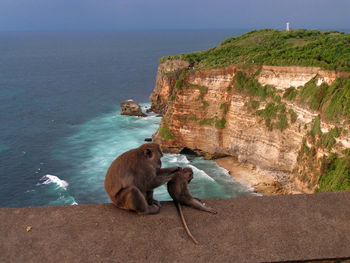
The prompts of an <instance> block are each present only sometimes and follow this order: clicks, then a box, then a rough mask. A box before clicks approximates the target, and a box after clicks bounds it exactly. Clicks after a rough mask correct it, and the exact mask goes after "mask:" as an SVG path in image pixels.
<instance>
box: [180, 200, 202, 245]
mask: <svg viewBox="0 0 350 263" xmlns="http://www.w3.org/2000/svg"><path fill="white" fill-rule="evenodd" d="M175 204H176V206H177V209H178V210H179V213H180V217H181V221H182V224H183V226H184V228H185V230H186V233H187V235H188V236H189V237H190V238H191V239H192V241H193V243H195V244H196V245H198V244H199V243H198V241H197V240H196V239H195V238H194V236H193V235H192V234H191V232H190V230H189V229H188V226H187V224H186V220H185V217H184V215H183V213H182V208H181V204H180V203H178V202H175Z"/></svg>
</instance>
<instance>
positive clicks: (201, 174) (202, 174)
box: [189, 165, 215, 182]
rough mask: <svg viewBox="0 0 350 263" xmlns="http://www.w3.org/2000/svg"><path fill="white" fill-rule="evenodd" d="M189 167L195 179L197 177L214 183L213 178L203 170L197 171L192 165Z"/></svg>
mask: <svg viewBox="0 0 350 263" xmlns="http://www.w3.org/2000/svg"><path fill="white" fill-rule="evenodd" d="M189 167H191V168H192V170H193V173H194V175H195V177H198V178H200V179H207V180H210V181H213V182H215V180H214V179H213V178H211V177H210V176H209V175H208V174H207V173H206V172H204V171H203V170H200V169H198V168H197V167H196V166H193V165H189Z"/></svg>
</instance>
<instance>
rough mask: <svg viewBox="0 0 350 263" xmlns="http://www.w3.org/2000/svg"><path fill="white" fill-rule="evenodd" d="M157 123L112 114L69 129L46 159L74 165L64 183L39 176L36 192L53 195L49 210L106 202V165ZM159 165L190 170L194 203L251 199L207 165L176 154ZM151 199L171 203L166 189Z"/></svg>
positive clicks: (140, 140) (224, 173) (150, 118)
mask: <svg viewBox="0 0 350 263" xmlns="http://www.w3.org/2000/svg"><path fill="white" fill-rule="evenodd" d="M149 106H150V104H142V108H143V109H146V108H147V107H149ZM160 120H161V118H160V117H156V115H155V114H150V116H148V117H146V118H140V117H130V116H123V115H120V110H119V109H118V108H117V109H116V110H115V111H114V112H111V113H108V114H103V115H101V116H99V117H97V118H95V119H93V120H90V121H88V122H86V123H84V124H82V125H78V126H76V127H72V129H74V133H73V135H72V136H70V137H68V138H65V139H63V140H62V141H61V142H60V143H59V144H58V149H59V150H56V151H54V152H53V153H52V155H53V158H56V159H57V160H59V161H60V162H63V163H66V164H69V163H70V162H71V160H75V165H74V166H73V167H71V168H68V169H67V170H64V171H61V176H62V178H65V180H62V179H60V178H61V177H60V178H58V177H56V178H55V177H52V176H51V178H47V176H44V178H42V180H41V181H40V182H39V184H41V186H42V185H43V183H44V184H45V187H47V191H48V192H51V193H52V194H56V197H55V198H53V199H54V200H53V201H52V202H50V203H49V204H50V205H55V204H57V203H65V204H76V203H95V202H98V203H100V202H109V198H108V197H107V195H106V193H105V191H104V188H103V187H101V186H103V183H104V176H105V172H106V171H107V169H108V167H109V165H110V164H111V163H112V161H113V160H114V159H115V158H116V157H117V156H119V155H120V154H122V153H123V152H125V151H127V150H130V149H132V148H136V147H138V146H139V145H141V144H143V143H145V142H144V139H145V138H149V137H151V136H152V134H153V133H154V132H155V131H156V130H157V128H158V126H159V123H160ZM162 162H163V167H169V166H175V165H178V166H181V167H191V168H192V169H193V170H194V179H193V180H192V182H191V184H190V185H189V188H190V191H191V193H192V194H193V195H194V196H197V197H199V198H229V197H237V196H242V195H251V194H252V192H251V189H249V188H247V187H245V186H243V185H241V184H240V183H239V182H237V181H236V180H235V179H234V178H232V177H231V176H230V175H229V174H228V173H227V171H226V170H225V169H223V168H220V167H219V166H218V165H217V164H216V163H215V162H213V161H207V160H204V159H203V158H199V157H190V156H186V155H182V154H165V155H164V157H163V158H162ZM48 179H49V180H48ZM68 182H69V185H68ZM47 183H49V184H47ZM155 198H156V199H158V200H162V201H164V200H171V198H170V196H169V195H168V193H167V190H166V186H161V187H159V188H157V189H156V190H155Z"/></svg>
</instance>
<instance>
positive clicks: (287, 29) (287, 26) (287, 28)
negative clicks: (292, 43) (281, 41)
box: [286, 22, 290, 32]
mask: <svg viewBox="0 0 350 263" xmlns="http://www.w3.org/2000/svg"><path fill="white" fill-rule="evenodd" d="M289 30H290V29H289V22H287V25H286V31H287V32H288V31H289Z"/></svg>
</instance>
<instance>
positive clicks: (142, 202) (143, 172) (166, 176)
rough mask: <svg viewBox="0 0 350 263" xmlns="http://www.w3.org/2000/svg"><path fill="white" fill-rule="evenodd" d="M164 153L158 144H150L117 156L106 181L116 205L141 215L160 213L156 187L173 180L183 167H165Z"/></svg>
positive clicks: (108, 192)
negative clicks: (163, 165)
mask: <svg viewBox="0 0 350 263" xmlns="http://www.w3.org/2000/svg"><path fill="white" fill-rule="evenodd" d="M162 156H163V153H162V151H161V150H160V147H159V145H158V144H156V143H146V144H143V145H141V146H140V147H138V148H136V149H132V150H129V151H127V152H125V153H123V154H122V155H120V156H119V157H118V158H117V159H115V160H114V161H113V163H112V164H111V166H110V167H109V169H108V171H107V174H106V178H105V184H104V186H105V189H106V192H107V194H108V195H109V198H110V199H111V200H112V202H113V204H114V205H116V206H117V207H119V208H121V209H125V210H131V211H135V212H136V213H137V214H138V215H143V214H157V213H158V212H159V209H160V202H159V201H157V200H154V199H153V189H154V188H156V187H158V186H161V185H163V184H165V183H167V182H168V181H170V180H171V179H172V178H173V175H174V173H175V172H177V171H178V170H179V169H180V167H177V166H176V167H169V168H161V166H162V162H161V160H160V158H161V157H162Z"/></svg>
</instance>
